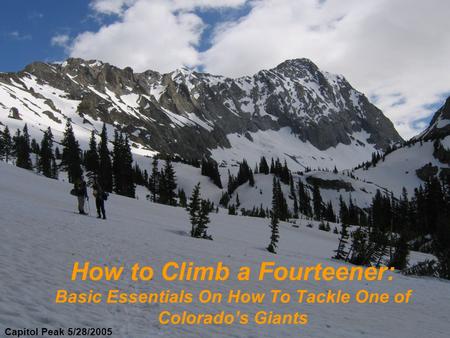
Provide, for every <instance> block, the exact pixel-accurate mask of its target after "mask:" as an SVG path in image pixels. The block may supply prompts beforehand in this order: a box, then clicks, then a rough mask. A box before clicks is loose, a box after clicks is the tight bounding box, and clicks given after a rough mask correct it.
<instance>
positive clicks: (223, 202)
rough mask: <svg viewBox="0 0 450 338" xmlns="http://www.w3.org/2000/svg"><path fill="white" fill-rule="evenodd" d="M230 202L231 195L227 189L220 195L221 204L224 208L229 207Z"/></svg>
mask: <svg viewBox="0 0 450 338" xmlns="http://www.w3.org/2000/svg"><path fill="white" fill-rule="evenodd" d="M229 202H230V195H228V193H227V192H226V191H224V192H223V193H222V196H221V197H220V201H219V204H220V205H222V206H223V207H224V208H227V207H228V203H229Z"/></svg>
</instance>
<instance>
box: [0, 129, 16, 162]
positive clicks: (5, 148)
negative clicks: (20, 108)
mask: <svg viewBox="0 0 450 338" xmlns="http://www.w3.org/2000/svg"><path fill="white" fill-rule="evenodd" d="M0 137H1V139H2V151H1V152H0V158H2V159H5V161H6V162H8V161H9V158H10V156H11V153H12V151H13V142H12V139H11V134H10V133H9V128H8V126H5V129H4V130H3V133H2V135H0Z"/></svg>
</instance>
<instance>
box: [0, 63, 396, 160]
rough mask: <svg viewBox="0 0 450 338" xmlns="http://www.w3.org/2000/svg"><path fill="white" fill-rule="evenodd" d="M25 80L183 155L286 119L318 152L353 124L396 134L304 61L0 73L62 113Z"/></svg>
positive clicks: (388, 140) (373, 132) (343, 84)
mask: <svg viewBox="0 0 450 338" xmlns="http://www.w3.org/2000/svg"><path fill="white" fill-rule="evenodd" d="M27 78H33V79H34V78H35V79H36V81H37V83H38V84H42V85H46V86H50V87H52V88H56V89H58V90H60V91H63V92H64V93H65V94H64V96H65V97H66V98H67V99H70V100H77V101H80V103H79V104H78V110H77V113H78V115H80V116H81V117H90V118H92V119H94V120H101V121H104V122H106V123H109V124H114V125H115V127H116V128H118V129H122V130H123V131H125V132H127V133H129V135H130V138H131V139H132V140H133V141H134V142H137V143H140V144H142V145H143V146H145V147H147V148H148V149H153V150H157V151H160V152H167V153H173V154H179V155H181V156H184V157H189V158H199V157H201V156H203V155H207V154H209V150H211V149H214V148H217V147H224V148H227V147H230V144H229V141H228V139H227V134H230V133H240V134H243V135H246V137H247V138H248V139H249V140H251V134H250V133H251V132H257V131H264V130H269V129H271V130H279V129H280V128H283V127H290V128H291V130H292V132H293V133H294V134H295V135H296V136H297V137H298V138H299V139H300V140H301V141H304V142H306V141H309V142H310V143H311V144H312V145H314V146H315V147H316V148H318V149H320V150H325V149H328V148H330V147H335V146H337V145H338V144H345V145H349V144H351V142H352V134H354V133H357V132H364V133H366V134H367V142H368V143H371V144H375V146H376V148H379V149H384V148H386V147H387V146H388V145H390V144H392V143H394V142H399V141H402V139H401V137H400V136H399V135H398V133H397V131H396V130H395V128H394V127H393V125H392V123H391V122H390V121H389V119H387V118H386V117H385V116H384V115H383V113H382V112H381V111H380V110H379V109H378V108H376V107H375V106H374V105H372V104H371V103H370V102H369V101H368V100H367V98H366V97H365V96H364V95H363V94H361V93H359V92H357V91H356V90H355V89H353V88H352V87H351V85H350V84H349V83H348V82H347V81H346V80H345V78H343V77H342V76H336V75H332V74H329V73H326V72H322V71H320V70H319V69H318V68H317V66H316V65H315V64H313V63H312V62H311V61H310V60H307V59H295V60H288V61H285V62H283V63H281V64H280V65H278V66H277V67H275V68H273V69H271V70H262V71H260V72H258V73H257V74H255V75H253V76H246V77H241V78H237V79H230V78H226V77H222V76H215V75H211V74H206V73H198V72H195V71H190V70H186V69H180V70H176V71H174V72H171V73H168V74H160V73H158V72H154V71H146V72H144V73H134V72H133V70H132V69H131V68H129V67H128V68H125V69H119V68H117V67H114V66H112V65H109V64H107V63H101V62H98V61H85V60H81V59H68V60H67V61H66V62H64V63H63V64H47V63H39V62H37V63H33V64H31V65H29V66H27V67H26V68H25V69H24V70H23V71H22V72H19V73H9V74H5V73H3V74H0V83H1V82H4V83H7V84H12V83H14V84H15V85H22V86H23V87H24V88H26V89H27V90H28V92H29V93H30V94H32V95H33V96H35V97H40V98H43V99H46V100H47V101H48V102H47V105H48V106H49V107H50V108H51V109H48V110H46V111H45V112H43V111H40V112H37V113H44V114H45V115H47V116H49V117H51V118H52V119H53V120H54V121H61V120H63V119H65V112H64V111H61V110H60V109H58V108H57V107H56V104H55V103H54V102H52V99H51V98H50V97H42V96H43V95H42V93H41V94H39V93H36V92H35V91H34V90H33V88H27V87H26V84H25V81H24V79H27ZM0 100H1V98H0ZM130 101H132V102H130ZM19 113H20V112H19ZM63 122H64V121H63Z"/></svg>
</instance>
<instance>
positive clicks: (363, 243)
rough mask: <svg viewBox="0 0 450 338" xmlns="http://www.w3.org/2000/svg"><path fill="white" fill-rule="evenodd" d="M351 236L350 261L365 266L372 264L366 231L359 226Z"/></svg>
mask: <svg viewBox="0 0 450 338" xmlns="http://www.w3.org/2000/svg"><path fill="white" fill-rule="evenodd" d="M351 238H352V244H351V249H350V254H349V256H350V259H349V261H350V263H352V264H355V265H364V266H368V265H370V257H369V256H368V254H369V251H370V250H369V245H368V242H367V241H368V239H367V233H366V231H365V230H364V229H363V228H362V227H359V228H358V229H356V230H355V231H353V232H352V234H351Z"/></svg>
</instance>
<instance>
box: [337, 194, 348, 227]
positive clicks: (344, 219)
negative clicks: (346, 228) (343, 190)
mask: <svg viewBox="0 0 450 338" xmlns="http://www.w3.org/2000/svg"><path fill="white" fill-rule="evenodd" d="M339 218H340V221H341V223H345V224H349V216H348V207H347V204H346V203H345V202H344V199H343V198H342V195H339Z"/></svg>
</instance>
